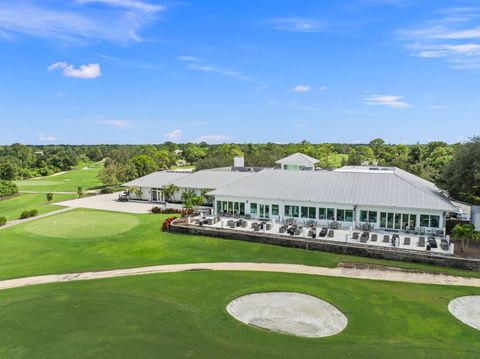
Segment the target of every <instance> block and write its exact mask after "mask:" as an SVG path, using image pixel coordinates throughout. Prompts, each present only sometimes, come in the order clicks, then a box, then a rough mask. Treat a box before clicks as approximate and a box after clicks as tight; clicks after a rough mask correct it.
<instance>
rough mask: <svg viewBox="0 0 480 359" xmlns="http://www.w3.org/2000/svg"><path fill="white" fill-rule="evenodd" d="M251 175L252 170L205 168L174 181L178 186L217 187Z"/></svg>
mask: <svg viewBox="0 0 480 359" xmlns="http://www.w3.org/2000/svg"><path fill="white" fill-rule="evenodd" d="M251 175H253V172H237V171H214V170H205V171H198V172H194V173H192V174H191V175H188V176H185V177H182V178H179V179H177V180H175V181H174V183H175V185H176V186H177V187H180V188H199V189H205V188H206V189H217V188H220V187H223V186H225V185H228V184H230V183H232V182H235V181H238V180H240V179H243V178H245V177H248V176H251Z"/></svg>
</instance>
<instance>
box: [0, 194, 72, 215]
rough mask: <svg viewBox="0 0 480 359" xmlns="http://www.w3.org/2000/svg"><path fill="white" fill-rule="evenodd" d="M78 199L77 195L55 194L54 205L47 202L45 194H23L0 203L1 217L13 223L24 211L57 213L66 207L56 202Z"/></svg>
mask: <svg viewBox="0 0 480 359" xmlns="http://www.w3.org/2000/svg"><path fill="white" fill-rule="evenodd" d="M76 197H78V196H77V195H76V194H54V195H53V201H52V203H48V202H47V198H46V196H45V194H44V193H21V194H20V195H18V196H16V197H12V198H8V199H3V200H1V201H0V217H6V218H7V220H9V221H11V220H14V219H18V218H19V217H20V213H22V212H23V211H24V210H32V209H36V210H37V211H38V214H42V213H47V212H52V211H56V210H57V209H61V208H64V207H61V206H56V205H55V202H61V201H66V200H69V199H72V198H76Z"/></svg>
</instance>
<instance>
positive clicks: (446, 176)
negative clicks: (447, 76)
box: [0, 137, 480, 202]
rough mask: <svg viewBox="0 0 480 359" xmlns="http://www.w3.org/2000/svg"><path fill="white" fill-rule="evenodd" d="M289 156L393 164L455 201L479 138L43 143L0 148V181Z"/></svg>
mask: <svg viewBox="0 0 480 359" xmlns="http://www.w3.org/2000/svg"><path fill="white" fill-rule="evenodd" d="M295 152H301V153H305V154H307V155H309V156H312V157H314V158H316V159H318V160H319V161H320V162H319V165H318V166H319V167H321V168H326V169H332V168H337V167H340V166H342V165H346V164H349V165H381V166H396V167H399V168H402V169H404V170H407V171H409V172H412V173H414V174H416V175H418V176H420V177H423V178H425V179H427V180H429V181H433V182H435V183H437V184H438V185H439V186H440V187H442V188H444V189H446V190H448V191H449V192H450V193H451V194H453V195H454V196H456V197H457V198H459V199H465V200H469V201H475V202H477V201H478V199H479V198H480V185H479V183H480V182H479V181H480V140H479V138H478V137H474V138H472V139H471V140H470V141H469V142H467V143H464V144H447V143H445V142H441V141H433V142H429V143H427V144H414V145H404V144H387V143H385V141H384V140H382V139H381V138H377V139H374V140H372V141H370V142H369V143H367V144H341V143H322V144H312V143H310V142H308V141H302V142H300V143H291V144H277V143H265V144H219V145H209V144H207V143H198V144H193V143H184V144H177V143H173V142H166V143H163V144H158V145H45V146H33V145H22V144H13V145H11V146H0V179H3V180H7V181H10V180H15V179H19V178H29V177H33V176H46V175H50V174H52V173H55V172H58V171H65V170H69V169H71V168H72V167H73V166H75V165H77V164H78V163H79V162H92V161H93V162H97V161H101V160H104V161H105V168H104V170H102V171H101V173H100V175H99V177H100V179H101V180H102V182H103V183H104V184H106V185H117V184H121V183H123V182H126V181H128V180H131V179H133V178H137V177H139V176H144V175H146V174H148V173H151V172H154V171H157V170H164V169H170V168H172V167H174V166H177V165H180V166H185V165H192V166H195V168H197V169H206V168H214V167H225V166H231V165H232V159H233V157H234V156H237V155H243V156H245V164H246V165H247V166H258V167H275V161H276V160H278V159H280V158H282V157H285V156H288V155H290V154H292V153H295Z"/></svg>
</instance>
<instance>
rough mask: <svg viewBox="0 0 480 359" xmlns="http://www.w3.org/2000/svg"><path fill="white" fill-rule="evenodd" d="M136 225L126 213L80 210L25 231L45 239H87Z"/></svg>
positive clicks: (134, 220) (27, 227)
mask: <svg viewBox="0 0 480 359" xmlns="http://www.w3.org/2000/svg"><path fill="white" fill-rule="evenodd" d="M138 224H139V220H138V218H137V217H135V216H132V215H129V214H126V213H113V212H92V211H84V210H80V211H72V212H65V213H61V214H59V215H57V216H52V217H47V218H44V219H41V220H38V221H34V222H31V223H28V224H27V225H26V226H25V231H27V232H30V233H33V234H37V235H40V236H46V237H54V238H65V239H69V238H71V239H89V238H98V237H107V236H114V235H118V234H120V233H124V232H127V231H129V230H131V229H132V228H134V227H136V226H137V225H138Z"/></svg>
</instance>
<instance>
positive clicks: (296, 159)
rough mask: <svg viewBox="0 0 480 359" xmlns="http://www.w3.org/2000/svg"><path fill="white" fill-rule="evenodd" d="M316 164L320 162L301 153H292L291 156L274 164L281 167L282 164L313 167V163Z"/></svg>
mask: <svg viewBox="0 0 480 359" xmlns="http://www.w3.org/2000/svg"><path fill="white" fill-rule="evenodd" d="M318 162H320V161H319V160H317V159H315V158H313V157H310V156H307V155H304V154H303V153H299V152H297V153H294V154H293V155H290V156H287V157H285V158H282V159H280V160H278V161H275V163H279V164H281V165H282V164H299V165H305V164H308V165H314V164H315V163H318Z"/></svg>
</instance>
